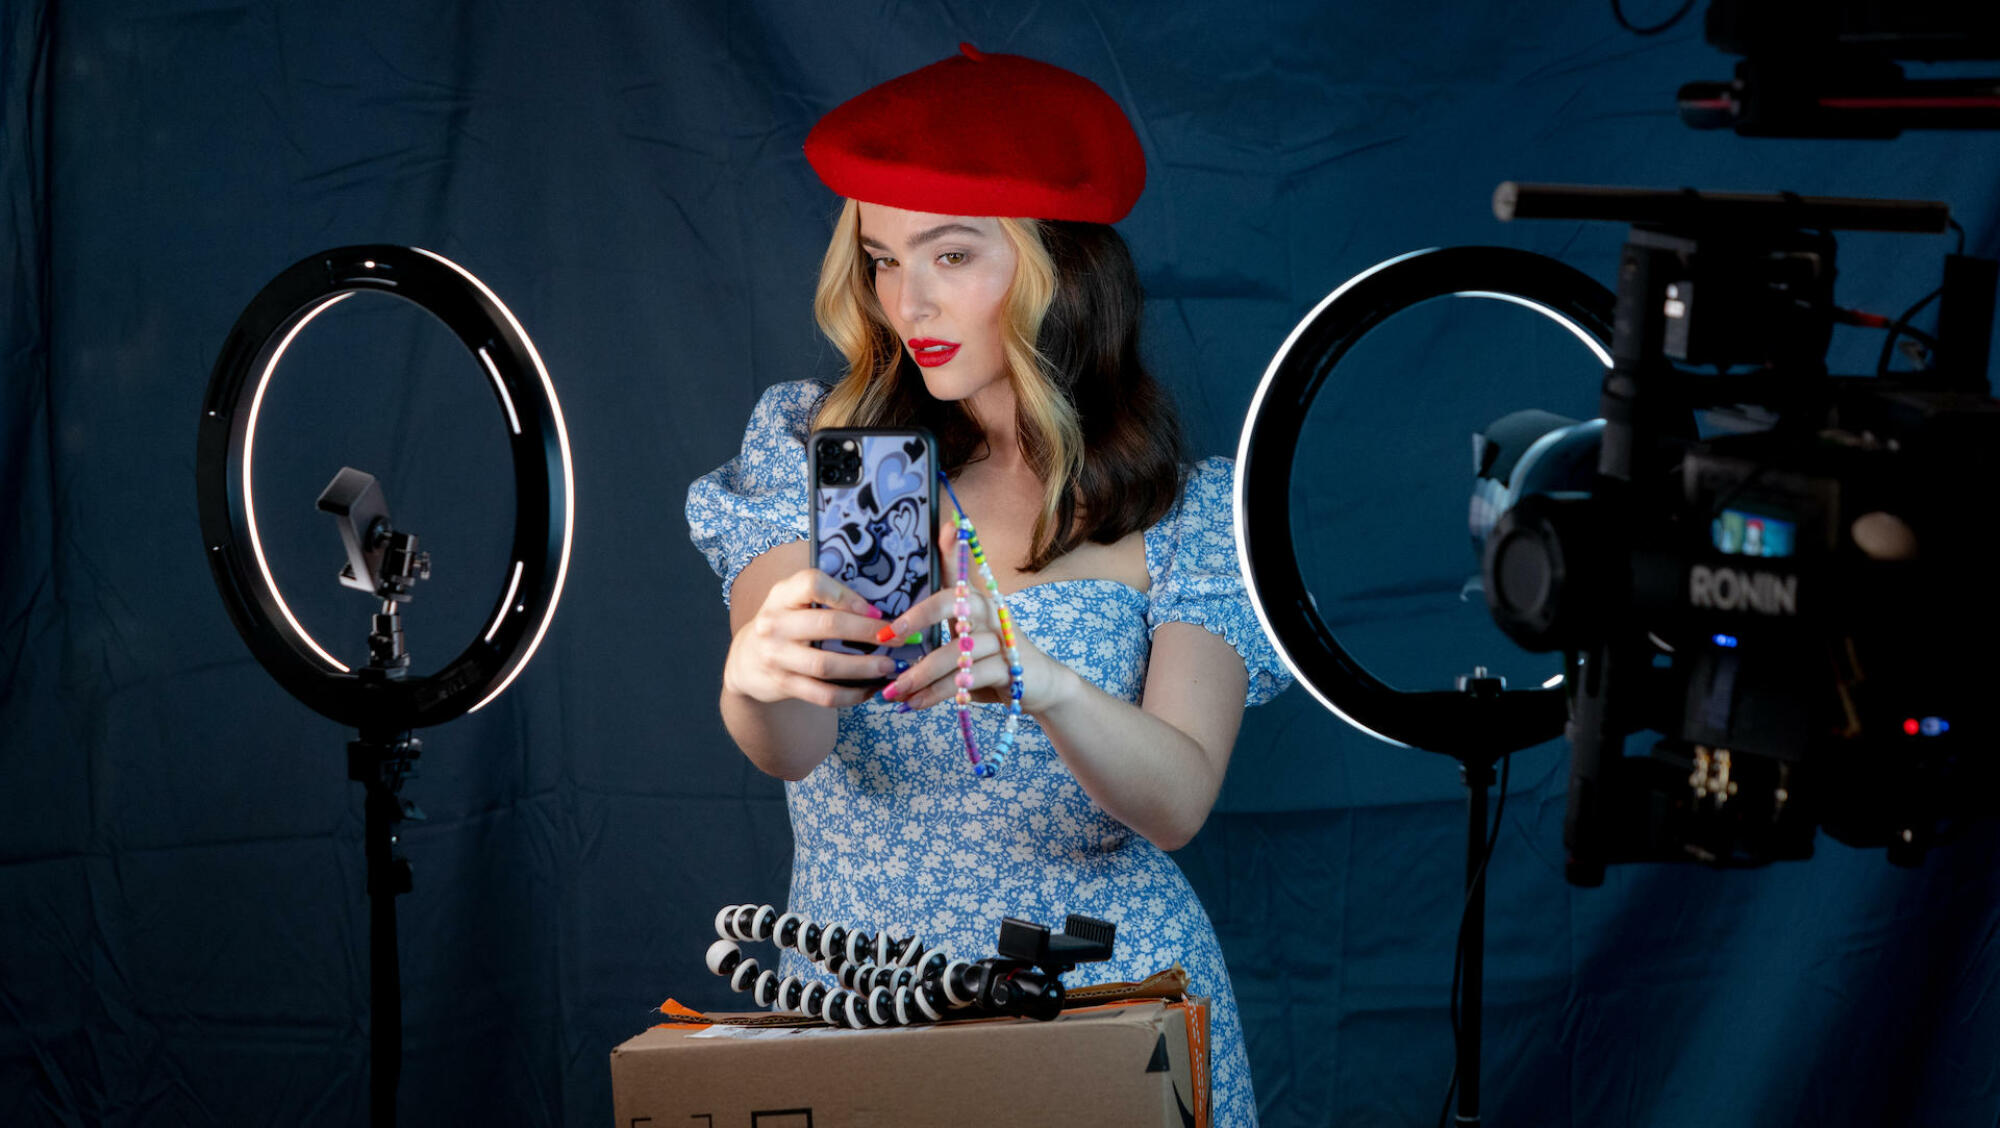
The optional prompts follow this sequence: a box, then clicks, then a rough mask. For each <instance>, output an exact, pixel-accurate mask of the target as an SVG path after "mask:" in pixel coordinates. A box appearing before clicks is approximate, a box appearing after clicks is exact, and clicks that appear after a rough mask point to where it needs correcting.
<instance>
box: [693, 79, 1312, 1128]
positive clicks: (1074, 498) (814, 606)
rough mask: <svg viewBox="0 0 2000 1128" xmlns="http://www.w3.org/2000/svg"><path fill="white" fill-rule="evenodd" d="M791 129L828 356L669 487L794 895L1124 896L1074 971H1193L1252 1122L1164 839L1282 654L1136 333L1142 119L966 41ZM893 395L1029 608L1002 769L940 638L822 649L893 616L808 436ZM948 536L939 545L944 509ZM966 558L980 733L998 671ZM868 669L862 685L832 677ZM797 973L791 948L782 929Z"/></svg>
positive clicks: (1224, 1083)
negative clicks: (818, 251) (814, 487)
mask: <svg viewBox="0 0 2000 1128" xmlns="http://www.w3.org/2000/svg"><path fill="white" fill-rule="evenodd" d="M806 153H807V156H808V158H809V159H810V160H811V162H812V164H813V167H814V169H815V170H816V171H817V172H818V173H819V174H820V176H821V178H822V179H823V180H825V181H826V182H827V184H828V186H829V187H831V188H832V189H833V190H834V191H835V192H837V193H839V194H841V195H843V196H845V197H847V201H846V203H845V205H844V206H843V208H842V211H841V214H840V219H839V222H838V223H837V224H836V226H835V230H834V234H833V240H832V243H831V244H830V246H829V248H828V250H827V254H826V258H825V260H824V262H823V264H822V268H821V274H820V283H819V291H818V296H817V299H816V301H815V312H816V314H817V315H818V318H819V322H820V325H821V327H822V328H823V329H824V330H825V331H826V333H827V335H828V336H829V337H830V338H831V339H832V340H833V341H834V343H835V344H836V345H837V346H838V347H839V348H840V350H841V352H842V353H843V355H844V356H845V357H846V358H847V361H848V372H847V374H846V376H845V378H844V379H842V380H841V381H840V382H839V383H838V385H836V386H835V387H834V388H832V389H831V390H830V391H829V390H828V389H825V388H823V387H821V386H820V385H817V384H813V383H810V382H798V383H791V384H780V385H778V386H776V387H774V388H771V389H770V390H768V391H767V392H765V393H764V395H763V397H762V398H761V399H760V401H759V402H758V404H757V407H756V410H755V411H754V412H753V414H752V416H751V420H750V425H749V427H748V429H747V431H746V433H745V436H744V441H743V450H742V452H741V453H740V454H739V455H738V456H737V457H736V458H734V459H732V460H731V461H730V462H728V463H726V464H725V465H723V466H722V467H721V468H719V469H717V470H716V471H714V472H713V473H711V474H708V475H706V476H704V477H702V478H701V479H698V480H697V481H696V482H695V483H694V485H693V486H692V487H691V488H690V490H689V493H688V521H689V526H690V528H691V530H692V533H693V537H694V540H695V542H696V544H697V545H698V546H699V547H700V548H701V549H702V550H703V552H704V553H705V554H706V555H707V556H708V558H709V560H710V563H711V564H712V565H713V566H714V567H715V569H716V571H717V573H718V574H720V575H721V576H722V578H723V586H724V594H725V598H726V599H727V600H728V601H729V605H730V627H731V630H732V631H733V632H734V640H733V641H732V643H731V645H730V649H729V656H728V659H727V661H726V664H725V667H724V671H723V691H722V703H721V707H722V714H723V718H724V722H725V724H726V725H727V727H728V729H729V731H730V734H731V736H732V737H734V738H735V740H736V742H737V743H738V744H739V745H740V746H741V747H742V749H743V751H744V753H745V754H746V755H747V756H749V757H750V759H751V761H752V762H754V763H755V764H756V765H757V766H758V767H759V768H761V769H763V770H764V771H766V772H768V773H770V774H772V775H775V776H778V777H780V778H783V779H785V780H787V781H789V782H788V785H787V787H786V795H787V799H788V801H789V805H790V809H791V815H792V826H793V834H794V846H795V851H796V852H795V860H794V865H793V878H792V889H791V900H790V906H789V907H790V908H791V909H792V910H793V911H795V912H800V913H804V914H806V915H808V916H810V917H812V918H814V919H819V920H834V921H850V922H853V923H856V924H861V925H863V926H865V927H867V928H869V929H871V930H880V929H883V928H887V929H889V930H890V931H892V932H896V933H906V932H914V933H917V934H920V935H921V936H923V937H924V939H925V940H926V941H927V942H929V943H932V944H936V945H939V946H942V947H944V948H945V949H946V950H948V951H952V952H954V953H957V954H960V955H964V956H966V957H968V958H978V957H979V956H980V955H983V954H986V953H987V952H989V951H991V949H992V946H993V943H994V939H995V936H996V935H997V933H998V927H999V921H1000V918H1001V917H1002V916H1018V917H1025V918H1028V919H1031V920H1037V921H1041V922H1044V923H1047V924H1050V925H1052V926H1053V925H1059V924H1060V922H1061V921H1062V919H1063V917H1064V916H1065V915H1066V914H1068V913H1072V912H1075V913H1082V914H1084V915H1088V916H1094V917H1098V918H1100V919H1104V920H1109V921H1112V922H1114V923H1115V924H1117V926H1118V938H1117V948H1116V954H1115V957H1114V959H1113V960H1112V961H1110V962H1109V963H1107V964H1087V965H1085V966H1084V967H1082V968H1079V969H1078V971H1077V972H1075V973H1073V974H1072V976H1071V977H1070V980H1071V982H1072V983H1073V984H1074V983H1082V982H1093V981H1107V980H1114V979H1136V978H1141V977H1143V976H1145V975H1147V974H1150V973H1152V972H1154V971H1159V970H1162V969H1164V968H1166V967H1169V966H1171V965H1173V964H1175V963H1179V964H1181V965H1182V966H1184V967H1186V968H1187V969H1188V971H1189V974H1190V977H1191V980H1192V983H1193V987H1194V989H1195V990H1196V991H1197V992H1198V993H1201V994H1205V995H1207V996H1209V997H1210V999H1211V1000H1212V1007H1213V1010H1212V1017H1211V1031H1210V1033H1211V1060H1212V1076H1213V1080H1214V1101H1215V1113H1216V1119H1215V1123H1217V1124H1229V1125H1238V1124H1253V1123H1255V1118H1256V1107H1255V1102H1254V1100H1253V1098H1252V1095H1251V1091H1250V1075H1249V1068H1248V1063H1247V1059H1246V1058H1245V1056H1244V1050H1243V1039H1242V1032H1241V1028H1240V1024H1239V1022H1238V1019H1237V1012H1236V1004H1235V998H1234V995H1233V993H1232V992H1231V990H1230V987H1229V981H1228V976H1227V972H1226V970H1225V969H1224V967H1223V963H1222V958H1221V952H1220V950H1219V948H1218V946H1217V944H1216V940H1215V934H1214V930H1213V928H1212V927H1211V926H1210V924H1209V922H1208V918H1207V916H1206V914H1204V913H1203V912H1202V909H1201V906H1200V904H1199V903H1198V902H1197V901H1196V900H1195V897H1194V895H1193V892H1192V890H1191V889H1190V888H1189V887H1188V885H1187V882H1186V880H1185V879H1184V878H1183V877H1182V876H1181V874H1180V871H1179V870H1178V869H1177V868H1176V867H1175V866H1174V864H1173V862H1172V861H1171V860H1170V859H1169V858H1168V857H1167V856H1166V854H1165V853H1164V852H1163V851H1164V850H1171V849H1174V848H1177V847H1179V846H1181V845H1182V844H1184V843H1186V842H1187V841H1188V839H1190V838H1191V837H1193V835H1194V833H1195V832H1196V831H1197V830H1198V829H1200V827H1201V824H1202V822H1203V820H1204V819H1205V818H1206V817H1207V815H1208V811H1209V809H1210V807H1212V806H1213V805H1214V802H1215V797H1216V794H1217V791H1218V790H1219V789H1220V787H1221V785H1222V777H1223V770H1224V768H1225V767H1226V765H1227V763H1228V759H1229V753H1230V749H1231V747H1232V745H1233V744H1234V741H1235V737H1236V731H1237V728H1238V726H1239V724H1240V722H1241V719H1242V712H1243V707H1244V705H1245V703H1246V702H1249V703H1257V702H1261V701H1263V700H1267V699H1268V698H1269V697H1271V696H1272V695H1274V694H1276V693H1277V692H1278V691H1279V690H1280V689H1282V688H1283V687H1284V684H1285V679H1284V674H1283V672H1282V670H1281V668H1280V666H1279V664H1278V661H1277V659H1276V656H1275V654H1274V652H1273V651H1272V650H1271V648H1270V645H1269V643H1268V642H1267V641H1266V640H1265V639H1264V637H1263V635H1262V633H1261V632H1260V631H1259V629H1258V627H1257V623H1256V620H1255V618H1254V616H1253V614H1252V613H1251V611H1250V608H1249V605H1248V602H1247V600H1246V598H1245V597H1244V594H1243V591H1242V587H1241V584H1240V581H1239V579H1238V576H1237V571H1236V561H1235V549H1234V543H1233V540H1232V536H1231V526H1230V516H1229V505H1230V464H1229V462H1228V460H1227V459H1221V458H1212V459H1208V460H1206V461H1204V462H1201V463H1199V464H1197V465H1195V466H1194V467H1193V468H1192V469H1191V470H1189V469H1187V468H1185V467H1183V466H1182V465H1181V463H1180V448H1179V438H1178V428H1177V426H1176V424H1175V422H1174V419H1173V416H1172V413H1171V410H1170V408H1169V407H1168V406H1167V404H1166V401H1165V398H1164V396H1163V395H1162V393H1161V392H1160V390H1159V388H1158V387H1157V385H1156V384H1155V383H1154V382H1153V381H1152V379H1151V378H1150V377H1149V376H1148V375H1147V374H1146V372H1145V370H1144V369H1143V367H1142V366H1141V365H1140V364H1139V361H1138V350H1137V342H1138V332H1137V330H1138V324H1139V318H1140V312H1141V309H1140V297H1139V286H1138V276H1137V273H1136V271H1135V270H1134V269H1133V266H1132V261H1131V257H1130V255H1129V254H1128V253H1127V252H1126V250H1125V246H1124V243H1123V241H1122V240H1120V239H1119V237H1118V235H1117V234H1116V232H1114V231H1113V230H1112V229H1111V228H1110V227H1109V226H1108V224H1109V223H1111V222H1113V221H1115V220H1117V219H1119V218H1122V217H1123V216H1124V214H1125V213H1126V211H1128V210H1129V209H1130V207H1131V205H1132V203H1133V201H1134V200H1135V199H1136V198H1137V196H1138V193H1139V189H1140V187H1141V186H1142V185H1143V183H1144V163H1143V157H1142V156H1141V153H1140V149H1139V145H1138V140H1137V138H1136V136H1134V134H1133V132H1132V129H1131V126H1130V124H1129V123H1128V122H1127V121H1126V119H1125V117H1124V114H1123V113H1122V112H1121V111H1120V110H1119V109H1118V107H1117V105H1116V103H1114V102H1112V101H1111V99H1110V98H1109V97H1108V96H1106V95H1105V94H1104V92H1103V91H1102V90H1099V89H1098V88H1097V87H1096V86H1095V85H1093V84H1091V83H1090V82H1088V81H1087V80H1085V79H1083V78H1080V77H1078V76H1076V75H1073V74H1070V73H1069V72H1067V71H1063V70H1060V69H1058V68H1055V67H1052V66H1048V65H1047V64H1043V63H1038V62H1034V61H1032V60H1028V59H1023V58H1019V57H1016V56H1004V55H990V56H989V55H981V54H979V53H978V52H975V51H973V50H971V49H970V48H965V49H964V54H963V55H962V56H959V57H954V58H952V59H947V60H945V61H944V62H941V63H937V64H934V65H933V66H930V67H926V68H924V69H923V70H920V71H917V72H914V73H913V74H909V75H905V76H903V77H902V78H899V79H896V80H893V81H892V82H890V83H887V84H884V85H883V86H879V87H876V88H875V89H873V90H871V91H868V92H867V93H864V94H862V95H861V96H859V97H857V98H855V99H853V100H852V101H850V102H848V103H846V104H844V105H842V106H841V107H839V108H838V109H836V110H834V111H833V112H832V113H830V114H828V115H827V117H826V119H824V120H823V121H822V122H821V123H820V125H819V126H818V127H816V128H815V129H814V131H813V133H812V135H811V136H810V137H809V138H808V139H807V142H806ZM1017 216H1033V217H1035V218H1034V219H1020V218H1012V217H1017ZM911 424H917V425H923V426H927V427H929V428H930V429H931V431H932V432H933V433H934V434H935V435H937V436H938V439H939V445H940V451H941V454H940V462H941V464H942V465H943V466H944V467H945V468H946V469H947V470H948V471H949V473H950V477H951V482H952V486H953V489H954V491H955V492H956V495H957V497H958V500H959V501H960V502H961V503H962V504H963V505H964V507H965V511H966V513H967V515H968V516H969V517H970V518H971V520H972V522H973V524H974V526H975V528H976V530H977V533H978V536H979V539H980V541H981V543H982V544H983V546H984V548H985V553H986V557H987V559H988V560H989V561H990V562H991V564H992V568H993V573H994V577H995V579H996V581H997V586H998V588H999V590H1000V592H1001V593H1002V595H1003V597H1004V599H1005V602H1006V605H1007V607H1008V609H1009V611H1010V613H1011V614H1012V616H1013V620H1014V623H1015V626H1016V631H1015V633H1016V635H1017V648H1018V656H1019V663H1020V670H1021V674H1020V687H1021V691H1022V695H1021V702H1022V707H1023V710H1024V711H1025V713H1026V718H1025V720H1023V721H1022V722H1021V725H1020V733H1019V743H1018V745H1017V747H1016V749H1015V751H1014V753H1013V754H1012V756H1011V757H1010V759H1009V760H1008V762H1007V763H1006V765H1005V767H1004V768H1003V769H1002V770H1001V771H1000V773H999V774H998V775H997V776H996V777H994V778H990V779H980V778H976V777H975V776H974V775H973V774H972V773H971V771H970V770H969V769H968V766H967V753H966V749H965V747H964V741H963V738H962V736H961V733H960V729H959V724H958V720H957V715H956V712H955V708H954V706H953V694H954V691H955V689H956V686H955V684H954V682H955V675H956V673H957V659H958V648H957V647H956V646H949V647H944V648H940V649H938V650H936V651H934V652H932V653H931V654H930V655H928V656H926V657H925V658H924V659H923V660H921V661H919V662H917V663H915V664H914V665H911V666H910V667H908V668H907V669H901V670H898V669H897V668H896V666H895V664H894V663H892V662H891V661H890V660H889V659H887V658H880V657H874V656H864V655H844V654H833V653H829V652H826V651H822V650H820V649H817V648H815V647H813V646H812V645H811V644H812V642H813V641H814V640H817V639H826V638H841V639H847V640H850V641H854V642H870V643H872V642H875V641H876V640H877V638H878V637H879V635H880V632H882V631H883V629H884V624H883V623H882V622H881V621H880V619H879V613H877V612H874V611H873V609H872V608H870V607H869V606H868V604H867V603H866V602H865V601H863V600H862V599H861V598H860V597H859V596H858V595H856V594H855V593H854V592H853V591H851V590H849V589H847V588H846V587H844V586H842V585H841V584H839V583H837V582H836V581H834V580H832V579H831V578H829V577H828V576H826V575H825V574H823V573H821V572H819V571H817V570H815V569H813V568H812V567H810V561H809V558H808V553H807V548H806V544H805V542H804V541H803V539H802V538H803V537H804V536H805V534H806V528H807V519H806V504H807V500H806V499H807V486H806V476H805V441H806V438H807V436H808V434H809V433H810V431H811V430H812V429H813V428H814V427H830V426H867V425H911ZM949 513H950V510H949V507H947V515H949ZM947 524H948V522H947ZM942 547H943V549H944V552H943V559H944V560H945V561H947V564H948V565H949V562H950V561H951V560H952V559H953V556H954V553H953V551H952V548H953V545H952V533H951V532H950V531H949V529H947V532H946V533H945V536H944V542H943V545H942ZM953 578H955V577H953ZM972 587H973V598H972V600H971V602H972V604H973V612H974V613H973V615H972V616H971V618H972V620H973V622H974V634H973V637H974V648H973V651H972V654H973V659H974V660H973V664H972V671H971V672H972V678H971V684H972V689H973V696H974V700H975V701H977V702H979V704H975V705H974V706H973V707H972V709H973V712H974V714H975V717H974V732H975V734H976V736H977V739H978V742H979V744H980V747H981V748H982V749H986V748H991V747H992V746H993V745H994V743H995V742H997V740H998V736H999V732H1000V729H1001V718H1002V717H1003V716H1004V714H1005V707H1004V705H1003V704H1002V703H1003V702H1005V701H1007V700H1009V698H1010V696H1011V692H1012V688H1011V687H1012V681H1011V678H1012V675H1011V672H1010V670H1009V668H1008V663H1007V661H1006V659H1005V657H1004V656H1003V655H1002V654H1001V653H1000V642H999V638H998V633H997V618H996V613H995V609H994V607H993V606H992V605H991V602H990V601H989V600H987V599H986V598H985V596H984V593H983V592H982V591H981V590H980V586H979V584H978V582H977V581H976V580H975V581H974V582H973V584H972ZM952 598H953V592H952V590H951V587H950V586H949V584H947V585H945V586H944V588H943V590H941V591H939V592H938V593H936V594H934V595H933V596H931V597H930V598H929V599H927V600H925V601H923V602H921V603H919V604H918V605H917V606H915V607H913V608H911V609H910V610H909V611H907V612H905V613H904V614H903V615H901V616H898V617H897V618H896V620H895V621H894V622H893V623H890V624H888V626H889V628H891V629H892V630H893V631H894V632H895V633H897V634H905V633H908V632H911V631H915V630H919V629H922V628H924V627H925V626H928V625H931V624H934V623H937V622H939V621H940V620H943V619H947V618H949V617H950V615H951V601H952ZM885 678H890V679H893V680H891V681H890V682H889V685H888V687H887V688H886V689H884V690H883V691H882V692H881V693H879V694H873V693H871V692H870V691H868V690H863V689H854V688H850V687H847V686H844V685H839V684H835V683H836V682H837V681H851V680H874V681H876V682H878V683H879V682H880V680H881V679H885ZM783 970H784V971H785V972H786V973H788V974H798V973H801V972H803V971H805V968H804V966H803V963H802V961H801V960H800V959H799V957H797V956H796V955H790V954H788V955H787V956H786V964H785V966H784V968H783Z"/></svg>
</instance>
